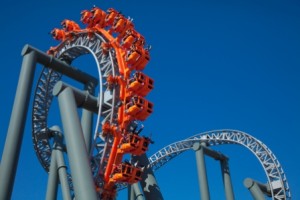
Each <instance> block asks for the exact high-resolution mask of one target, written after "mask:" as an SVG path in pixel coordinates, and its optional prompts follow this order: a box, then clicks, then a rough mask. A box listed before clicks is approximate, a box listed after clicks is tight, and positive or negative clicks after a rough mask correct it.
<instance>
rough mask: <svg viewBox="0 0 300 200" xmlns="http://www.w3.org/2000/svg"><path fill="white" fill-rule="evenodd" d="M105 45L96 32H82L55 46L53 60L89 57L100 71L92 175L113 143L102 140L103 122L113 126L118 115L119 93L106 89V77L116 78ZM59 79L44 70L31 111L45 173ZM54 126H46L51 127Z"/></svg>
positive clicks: (70, 61)
mask: <svg viewBox="0 0 300 200" xmlns="http://www.w3.org/2000/svg"><path fill="white" fill-rule="evenodd" d="M102 42H106V40H105V38H104V37H103V36H102V35H100V34H99V33H94V35H93V36H92V37H91V34H90V33H85V32H81V33H78V34H76V35H74V39H73V40H67V41H65V42H63V43H61V44H60V45H59V46H58V47H57V54H56V58H59V59H61V60H63V61H65V62H67V63H69V64H70V63H72V61H73V60H75V59H76V58H78V57H79V56H81V55H85V54H91V55H92V56H93V57H94V59H95V61H96V65H97V68H98V72H99V91H98V92H99V96H98V98H99V105H101V106H99V113H98V118H97V123H96V128H95V133H94V141H93V145H92V150H91V154H92V155H91V156H92V167H93V173H94V176H96V173H97V172H98V170H99V163H100V160H101V157H102V155H103V151H104V150H105V147H106V146H108V145H110V144H111V142H112V140H109V138H106V141H104V139H103V138H102V137H101V132H102V129H101V128H102V123H104V122H106V121H109V122H111V123H114V122H115V121H114V119H115V118H114V116H115V113H116V112H117V109H118V108H117V106H116V102H118V96H119V95H118V90H117V88H116V87H114V88H108V87H107V84H106V78H107V77H108V76H109V75H111V76H117V75H118V68H117V64H116V60H115V55H114V54H115V52H114V49H113V48H111V49H110V50H109V52H106V53H104V52H103V50H102V48H101V43H102ZM61 78H62V75H61V74H59V73H57V72H55V71H52V70H49V69H48V68H46V67H45V68H44V69H43V71H42V73H41V75H40V77H39V80H38V83H37V86H36V89H35V95H34V101H33V110H32V139H33V144H34V149H35V151H36V154H37V157H38V159H39V161H40V163H41V165H42V166H43V167H44V169H45V170H46V171H48V170H49V166H50V160H51V149H52V147H51V145H52V141H51V138H50V137H49V134H48V130H49V127H48V121H47V119H48V113H49V109H50V106H51V102H52V98H53V95H52V90H53V87H54V85H55V84H56V83H57V81H59V80H60V79H61ZM52 125H54V124H49V126H52ZM95 178H96V177H95Z"/></svg>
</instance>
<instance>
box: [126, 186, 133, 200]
mask: <svg viewBox="0 0 300 200" xmlns="http://www.w3.org/2000/svg"><path fill="white" fill-rule="evenodd" d="M127 190H128V197H127V199H128V200H134V191H133V188H132V186H131V185H130V184H128V186H127Z"/></svg>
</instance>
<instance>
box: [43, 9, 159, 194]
mask: <svg viewBox="0 0 300 200" xmlns="http://www.w3.org/2000/svg"><path fill="white" fill-rule="evenodd" d="M80 14H81V19H80V20H81V22H82V23H83V24H85V25H86V28H85V29H81V28H80V27H79V25H78V24H77V23H76V22H74V21H71V20H68V19H65V20H63V21H62V23H61V25H62V26H63V29H53V30H52V31H51V35H52V37H53V38H54V39H56V40H60V41H62V42H67V41H68V40H72V39H73V38H76V37H77V35H79V34H88V37H90V38H93V37H94V35H95V34H99V35H101V36H102V37H104V38H105V42H101V46H100V47H101V48H102V52H103V54H107V53H108V52H110V51H111V50H112V51H113V55H115V58H116V62H117V66H118V72H119V74H118V75H117V76H115V77H113V76H111V75H110V76H108V77H107V78H106V82H107V84H108V88H114V87H116V88H118V89H119V91H118V94H119V97H118V100H119V101H120V105H119V106H118V112H117V120H116V121H114V122H113V124H110V123H109V122H105V123H104V124H103V125H102V136H103V137H108V136H109V137H110V138H113V142H112V144H111V147H110V152H109V156H108V158H106V159H105V166H103V171H101V173H100V172H99V175H100V176H101V178H102V179H103V185H102V186H96V187H97V191H98V192H99V193H100V195H101V199H114V198H115V196H116V184H117V183H120V182H121V183H128V184H133V183H136V182H137V181H139V180H141V174H142V169H141V168H140V167H137V166H134V165H133V164H131V163H128V162H123V157H124V155H126V154H131V155H142V154H144V153H145V152H146V151H147V150H148V148H149V144H150V143H151V139H149V138H148V137H143V136H139V135H138V134H137V133H134V132H128V127H129V125H130V124H131V123H132V122H138V121H144V120H146V119H147V118H148V117H149V116H150V115H151V113H152V112H153V104H152V103H151V102H150V101H148V100H146V99H145V98H144V97H145V96H146V95H147V94H148V93H149V92H150V91H151V90H152V89H153V83H154V81H153V79H151V78H150V77H148V76H147V75H145V74H144V73H142V72H141V71H142V70H143V69H144V68H145V66H146V65H147V63H148V62H149V60H150V55H149V51H148V50H147V49H145V48H144V45H145V39H144V37H143V36H142V35H141V34H140V33H138V32H137V31H136V30H135V29H134V24H133V23H132V20H131V19H128V18H126V17H125V16H124V15H122V14H121V13H120V12H118V11H116V10H115V9H113V8H110V9H108V10H107V12H104V11H103V10H101V9H100V8H98V7H93V8H92V9H91V10H83V11H82V12H81V13H80ZM56 52H57V47H51V48H50V49H49V51H48V53H49V54H51V55H55V54H56Z"/></svg>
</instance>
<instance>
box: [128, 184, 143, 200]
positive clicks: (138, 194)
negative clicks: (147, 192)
mask: <svg viewBox="0 0 300 200" xmlns="http://www.w3.org/2000/svg"><path fill="white" fill-rule="evenodd" d="M131 187H132V189H133V191H134V200H144V195H143V193H142V191H141V189H140V186H139V183H135V184H132V186H131Z"/></svg>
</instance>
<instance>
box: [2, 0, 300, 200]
mask: <svg viewBox="0 0 300 200" xmlns="http://www.w3.org/2000/svg"><path fill="white" fill-rule="evenodd" d="M93 5H97V6H98V7H101V8H102V9H104V10H106V9H107V8H110V7H114V8H116V9H117V10H120V11H122V13H124V14H125V15H126V16H130V17H132V18H133V19H134V23H135V27H136V29H137V30H138V31H139V32H140V33H142V34H143V35H144V36H145V38H146V40H147V42H148V43H149V44H151V45H152V50H151V62H150V64H149V65H148V66H147V68H146V69H145V73H147V74H148V75H149V76H151V77H153V78H154V80H155V90H153V91H152V93H151V94H150V95H149V97H148V99H149V100H151V101H152V102H154V104H155V105H154V106H155V107H154V113H153V115H152V116H151V117H150V118H149V119H148V120H147V122H146V123H145V126H146V128H145V130H144V131H143V134H146V135H150V134H152V138H153V140H154V141H155V144H154V145H152V146H151V148H150V150H149V155H152V154H153V153H155V152H156V151H157V150H159V149H160V148H162V147H164V146H166V145H168V144H170V143H172V142H175V141H178V140H182V139H185V138H187V137H189V136H191V135H194V134H197V133H201V132H204V131H208V130H214V129H224V128H230V129H238V130H241V131H244V132H247V133H249V134H251V135H253V136H254V137H256V138H258V139H259V140H261V141H262V142H263V143H265V144H266V145H267V146H268V147H269V148H270V149H271V150H272V152H273V153H274V154H275V155H276V157H277V158H278V160H279V161H280V163H281V164H282V167H283V169H284V171H285V173H286V176H287V179H288V183H289V185H290V188H291V192H292V196H293V199H300V190H299V177H300V172H299V169H300V164H298V163H297V160H296V158H297V157H298V155H299V153H300V148H299V144H298V143H299V138H300V136H299V134H300V115H299V113H300V79H299V77H300V70H299V66H300V59H299V55H300V27H299V25H300V2H299V1H295V0H290V1H278V0H243V1H238V0H236V1H234V0H226V1H224V0H211V1H203V0H198V1H196V0H186V1H178V0H173V1H169V0H166V1H157V0H152V1H138V0H123V1H121V0H118V1H117V0H110V1H103V0H98V1H94V0H93V1H70V0H66V1H61V0H60V1H59V0H52V1H37V0H28V1H20V0H16V1H1V2H0V7H1V8H2V10H1V16H2V20H0V26H1V32H0V36H1V39H2V42H1V43H2V44H1V45H2V48H1V50H0V51H1V53H0V59H1V69H2V73H1V74H0V83H1V84H0V90H1V92H2V96H1V101H2V104H1V106H0V113H1V120H0V127H1V130H2V133H1V134H0V153H1V154H2V151H3V147H4V140H5V135H6V131H7V127H8V122H9V116H10V113H11V108H12V104H13V99H14V93H15V90H16V85H17V81H18V74H19V71H20V66H21V62H22V57H21V56H20V53H21V50H22V48H23V46H24V45H25V44H27V43H28V44H31V45H33V46H35V47H37V48H39V49H41V50H43V51H46V50H47V49H48V48H49V47H50V46H54V45H56V44H57V42H56V41H54V40H53V39H52V38H51V37H50V36H49V35H48V32H50V30H51V29H52V28H54V27H59V26H60V22H61V21H62V20H63V19H65V18H69V19H72V20H75V21H77V22H79V19H80V11H81V10H84V9H90V8H91V7H92V6H93ZM81 26H82V27H84V26H83V25H81ZM79 67H80V66H79ZM82 67H84V66H82ZM37 75H38V74H37ZM29 110H31V108H30V109H29ZM30 112H31V111H30ZM30 115H31V113H29V114H28V118H27V122H26V130H25V131H26V132H25V134H24V140H23V145H22V152H21V155H20V161H19V166H18V171H17V176H16V180H15V188H14V192H13V196H12V199H16V200H18V199H34V200H35V199H44V196H45V188H46V184H47V175H46V173H45V171H44V170H43V169H42V167H41V166H40V165H39V162H38V160H37V158H36V156H35V153H34V151H33V147H32V141H31V119H30ZM53 123H54V122H53ZM217 149H218V150H221V151H222V152H223V153H224V154H226V155H227V156H229V157H230V168H231V173H232V179H233V180H232V181H233V184H234V192H235V196H236V199H243V200H250V199H251V196H250V194H249V192H248V191H247V190H246V189H245V188H244V186H243V184H242V182H243V180H244V178H246V177H252V178H254V179H256V180H259V181H261V182H265V181H266V177H265V175H264V173H263V170H262V168H261V166H260V164H259V162H258V160H256V158H255V156H254V155H252V154H251V153H250V152H249V151H248V150H246V149H244V148H242V147H240V146H232V145H231V146H230V145H229V146H224V147H219V148H217ZM206 160H207V165H208V167H207V168H208V177H209V184H210V190H211V193H212V194H211V199H215V200H217V199H224V195H223V191H222V183H221V181H222V180H221V176H220V169H219V165H218V163H217V162H216V161H214V160H212V159H209V158H207V159H206ZM195 166H196V163H195V159H194V153H193V152H192V151H191V152H186V153H185V154H183V155H181V156H180V157H178V158H176V159H175V160H173V161H172V162H170V163H169V164H168V165H167V166H165V167H164V168H162V169H160V170H159V171H158V172H157V173H156V176H157V179H158V183H159V185H160V187H161V190H162V192H163V194H164V197H165V199H199V191H198V182H197V177H196V167H195ZM125 196H126V194H125V192H121V193H120V195H119V197H120V198H119V199H125Z"/></svg>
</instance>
